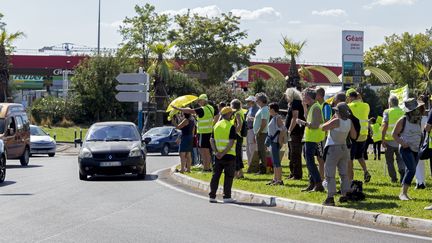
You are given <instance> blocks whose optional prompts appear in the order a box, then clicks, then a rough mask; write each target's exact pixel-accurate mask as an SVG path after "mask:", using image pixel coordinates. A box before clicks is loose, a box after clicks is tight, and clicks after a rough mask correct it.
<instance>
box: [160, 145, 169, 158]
mask: <svg viewBox="0 0 432 243" xmlns="http://www.w3.org/2000/svg"><path fill="white" fill-rule="evenodd" d="M169 152H170V147H169V145H168V144H167V143H166V144H164V146H163V147H162V149H161V155H162V156H167V155H168V154H169Z"/></svg>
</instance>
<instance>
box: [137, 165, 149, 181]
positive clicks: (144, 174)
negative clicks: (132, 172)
mask: <svg viewBox="0 0 432 243" xmlns="http://www.w3.org/2000/svg"><path fill="white" fill-rule="evenodd" d="M146 174H147V166H146V165H144V168H143V169H142V171H141V172H139V173H138V174H137V178H138V180H144V179H145V176H146Z"/></svg>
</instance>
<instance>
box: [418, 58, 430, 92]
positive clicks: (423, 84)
mask: <svg viewBox="0 0 432 243" xmlns="http://www.w3.org/2000/svg"><path fill="white" fill-rule="evenodd" d="M416 67H417V71H418V73H419V74H420V78H421V80H420V82H419V84H418V88H419V89H420V90H423V92H424V94H427V95H430V94H431V93H432V80H431V78H432V77H431V76H432V67H430V68H428V67H427V66H425V65H424V64H422V63H420V62H417V63H416Z"/></svg>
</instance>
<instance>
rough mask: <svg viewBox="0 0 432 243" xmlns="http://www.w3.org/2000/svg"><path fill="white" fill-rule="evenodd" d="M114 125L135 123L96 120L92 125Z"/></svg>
mask: <svg viewBox="0 0 432 243" xmlns="http://www.w3.org/2000/svg"><path fill="white" fill-rule="evenodd" d="M115 125H133V126H135V123H132V122H126V121H107V122H96V123H94V124H93V125H92V126H115Z"/></svg>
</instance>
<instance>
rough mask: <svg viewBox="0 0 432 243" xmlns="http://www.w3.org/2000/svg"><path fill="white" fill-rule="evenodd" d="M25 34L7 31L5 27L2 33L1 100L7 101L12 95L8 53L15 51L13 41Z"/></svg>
mask: <svg viewBox="0 0 432 243" xmlns="http://www.w3.org/2000/svg"><path fill="white" fill-rule="evenodd" d="M23 36H24V33H23V32H21V31H18V32H15V33H11V34H9V33H7V31H6V30H5V29H3V30H2V31H1V33H0V102H7V99H8V97H10V95H11V94H10V90H9V61H8V56H7V55H8V54H10V53H11V52H12V51H13V48H14V47H13V45H12V43H13V42H14V41H16V40H17V39H19V38H21V37H23Z"/></svg>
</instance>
